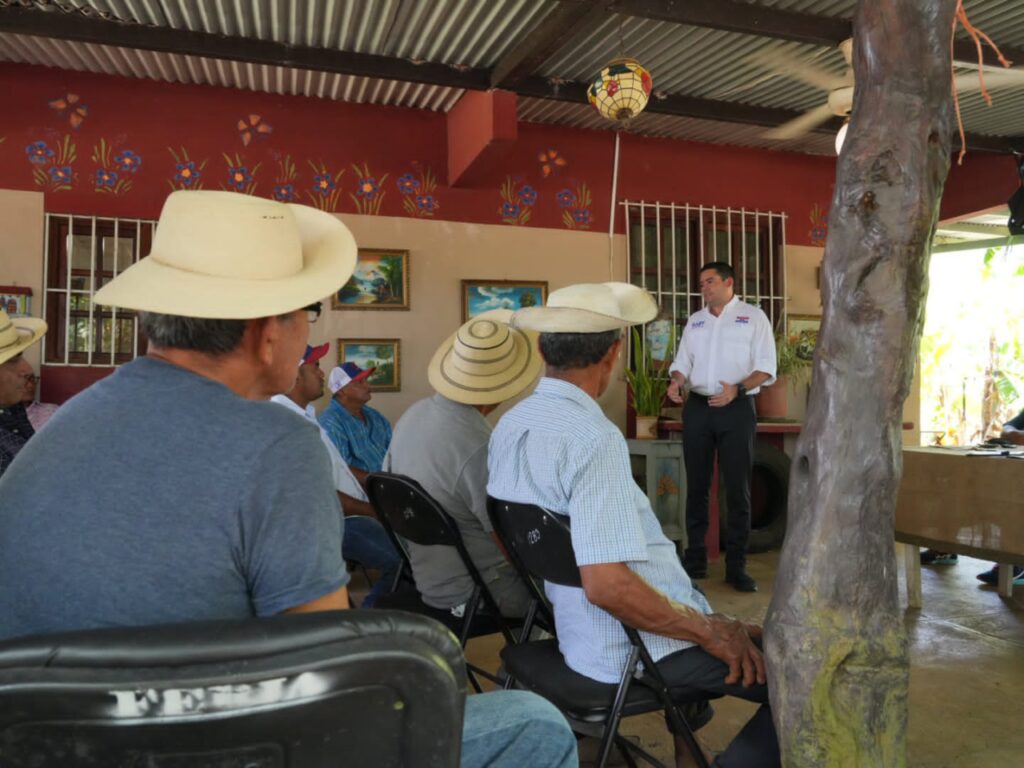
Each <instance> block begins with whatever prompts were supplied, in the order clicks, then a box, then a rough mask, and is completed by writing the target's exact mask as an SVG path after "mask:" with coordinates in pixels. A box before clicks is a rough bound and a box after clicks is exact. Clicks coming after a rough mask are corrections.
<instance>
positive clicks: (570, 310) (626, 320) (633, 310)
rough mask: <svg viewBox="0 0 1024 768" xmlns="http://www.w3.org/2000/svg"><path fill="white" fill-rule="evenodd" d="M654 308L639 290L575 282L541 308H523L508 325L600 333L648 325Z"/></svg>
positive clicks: (545, 330) (623, 285)
mask: <svg viewBox="0 0 1024 768" xmlns="http://www.w3.org/2000/svg"><path fill="white" fill-rule="evenodd" d="M657 315H658V305H657V303H656V302H655V301H654V297H653V296H651V294H649V293H648V292H647V291H645V290H644V289H643V288H640V287H639V286H636V285H630V284H629V283H579V284H577V285H568V286H566V287H565V288H559V289H558V290H557V291H552V292H551V295H550V296H548V302H547V304H545V305H544V306H543V307H526V308H525V309H520V310H519V311H517V312H516V313H515V314H514V315H513V316H512V325H513V326H514V327H516V328H524V329H528V330H531V331H540V332H541V333H600V332H602V331H613V330H615V329H616V328H627V327H629V326H631V325H640V324H642V323H649V322H650V321H651V320H653V319H654V318H655V317H657Z"/></svg>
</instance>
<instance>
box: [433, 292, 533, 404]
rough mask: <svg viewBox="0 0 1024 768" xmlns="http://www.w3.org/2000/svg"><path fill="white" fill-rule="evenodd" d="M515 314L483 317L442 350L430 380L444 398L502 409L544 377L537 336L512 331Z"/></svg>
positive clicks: (500, 311) (436, 356)
mask: <svg viewBox="0 0 1024 768" xmlns="http://www.w3.org/2000/svg"><path fill="white" fill-rule="evenodd" d="M511 317H512V312H511V310H508V309H494V310H491V311H490V312H483V313H481V314H479V315H477V316H476V317H474V318H473V319H472V320H470V321H469V322H467V323H465V324H464V325H463V326H462V327H461V328H459V330H458V331H456V332H455V333H454V334H453V335H452V336H451V337H449V338H448V339H446V340H445V342H444V343H443V344H442V345H441V346H440V347H438V349H437V352H435V353H434V357H433V359H432V360H431V361H430V367H429V368H428V369H427V377H428V378H429V380H430V386H432V387H433V388H434V389H435V390H436V391H437V392H438V393H439V394H441V395H444V396H445V397H447V398H448V399H449V400H454V401H455V402H457V403H465V404H466V405H497V404H498V403H501V402H504V401H505V400H509V399H510V398H513V397H515V396H516V395H518V394H519V393H520V392H522V391H523V390H524V389H526V388H527V387H529V386H530V385H531V384H532V383H533V382H534V381H536V380H537V377H538V376H539V375H540V371H541V368H542V367H543V365H544V361H543V360H542V359H541V356H540V354H539V353H538V352H537V336H536V334H533V333H526V332H524V331H521V330H518V329H516V328H512V327H510V326H509V325H508V321H509V319H510V318H511Z"/></svg>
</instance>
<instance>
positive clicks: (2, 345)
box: [0, 309, 46, 364]
mask: <svg viewBox="0 0 1024 768" xmlns="http://www.w3.org/2000/svg"><path fill="white" fill-rule="evenodd" d="M44 333H46V321H45V320H40V319H39V318H37V317H8V316H7V313H6V312H5V311H4V310H2V309H0V364H2V363H6V362H7V361H8V360H10V359H11V358H14V357H17V356H18V355H20V354H21V353H22V352H24V351H25V350H26V349H28V348H29V347H31V346H32V345H33V344H35V343H36V342H37V341H39V340H40V339H41V338H43V334H44Z"/></svg>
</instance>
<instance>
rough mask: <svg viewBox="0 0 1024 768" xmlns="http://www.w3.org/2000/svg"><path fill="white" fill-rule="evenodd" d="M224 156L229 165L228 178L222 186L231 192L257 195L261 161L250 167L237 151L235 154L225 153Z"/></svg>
mask: <svg viewBox="0 0 1024 768" xmlns="http://www.w3.org/2000/svg"><path fill="white" fill-rule="evenodd" d="M223 157H224V162H225V163H227V166H228V178H227V181H226V182H225V183H223V184H221V185H220V188H221V189H226V190H229V191H231V192H242V193H244V194H246V195H255V194H256V173H257V171H259V169H260V165H261V163H256V165H254V166H252V167H249V166H248V165H247V164H246V162H245V160H244V159H243V158H242V156H241V155H239V154H238V153H237V152H236V153H235V154H234V156H232V155H228V154H225V155H224V156H223Z"/></svg>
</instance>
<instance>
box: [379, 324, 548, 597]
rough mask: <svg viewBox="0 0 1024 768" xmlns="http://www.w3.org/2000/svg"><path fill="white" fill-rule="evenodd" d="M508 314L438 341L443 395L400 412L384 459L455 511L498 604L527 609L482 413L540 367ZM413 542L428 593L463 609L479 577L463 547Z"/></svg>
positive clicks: (530, 337) (433, 374)
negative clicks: (501, 528) (490, 499)
mask: <svg viewBox="0 0 1024 768" xmlns="http://www.w3.org/2000/svg"><path fill="white" fill-rule="evenodd" d="M511 315H512V313H511V312H510V311H509V310H494V311H493V312H486V313H484V314H482V315H478V316H477V317H475V318H473V319H472V320H470V321H469V322H468V323H466V324H465V325H463V326H462V327H461V328H460V329H459V330H458V332H457V333H455V334H454V335H453V336H452V337H450V338H449V339H447V340H446V341H445V342H444V343H443V344H441V346H440V347H439V348H438V350H437V352H435V353H434V357H433V359H432V360H431V361H430V368H429V369H428V377H429V379H430V385H431V386H432V387H433V388H434V390H435V392H436V394H435V395H433V396H432V397H428V398H426V399H424V400H420V401H419V402H418V403H415V404H414V405H412V406H411V407H410V408H409V409H408V410H407V411H406V412H405V413H404V414H403V415H402V418H400V419H399V420H398V424H396V425H395V433H394V436H393V437H392V438H391V448H390V449H389V451H388V455H387V457H386V458H385V459H384V467H385V469H386V470H387V471H389V472H397V473H398V474H401V475H408V476H409V477H411V478H413V479H414V480H416V481H417V482H418V483H419V484H420V485H422V486H423V488H424V490H426V492H427V493H429V494H430V495H431V496H432V497H433V498H434V500H435V501H437V503H438V504H440V505H441V507H442V508H443V509H444V510H445V511H446V512H447V513H448V514H449V515H451V516H452V519H454V520H455V523H456V525H458V526H459V532H460V533H461V534H462V540H463V541H464V542H465V544H466V549H467V551H468V552H469V556H470V558H472V560H473V564H474V565H476V567H477V570H479V571H480V575H481V576H482V577H483V579H484V581H485V582H487V586H488V589H490V591H491V594H493V595H494V599H495V600H496V601H497V603H498V607H499V608H500V610H501V613H502V614H503V615H505V616H522V615H523V614H524V613H525V612H526V609H527V608H528V607H529V604H530V597H529V593H528V592H527V591H526V588H525V587H524V586H523V584H522V582H520V581H519V578H518V576H517V575H516V573H515V570H514V569H513V568H512V565H511V564H510V563H509V562H508V560H507V559H506V558H505V556H504V554H502V552H501V550H500V549H499V548H498V545H497V544H496V542H495V539H494V534H493V533H492V531H491V523H490V520H489V519H488V517H487V443H488V441H489V440H490V439H491V425H490V424H488V423H487V419H485V418H484V417H485V416H487V414H489V413H491V411H493V410H494V409H495V408H497V407H498V405H500V404H501V403H502V401H504V400H509V399H511V398H513V397H516V396H517V395H519V394H520V393H521V392H522V391H523V390H525V389H526V388H527V387H529V386H531V385H532V384H533V382H534V381H536V379H537V376H538V375H539V374H540V370H541V366H542V361H541V359H540V356H539V355H538V354H537V349H536V346H537V342H536V334H526V333H524V332H523V331H518V330H515V329H513V328H509V327H508V325H507V322H508V319H509V317H511ZM493 360H500V361H501V362H500V363H499V364H498V365H495V364H494V363H493V362H492V361H493ZM408 549H409V560H410V562H411V563H412V572H413V577H414V578H415V580H416V588H417V589H418V590H419V592H420V595H421V596H422V597H423V602H425V603H426V604H427V605H430V606H433V607H434V608H442V609H455V610H456V611H457V612H459V613H461V611H460V608H461V607H462V606H463V605H465V603H466V601H467V600H468V599H469V597H470V594H471V593H472V592H473V580H472V579H471V578H470V576H469V573H467V572H466V568H465V566H463V564H462V561H461V560H460V558H459V554H458V553H457V552H456V551H455V550H454V549H453V548H452V547H423V546H419V545H418V544H413V543H412V542H409V543H408Z"/></svg>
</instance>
